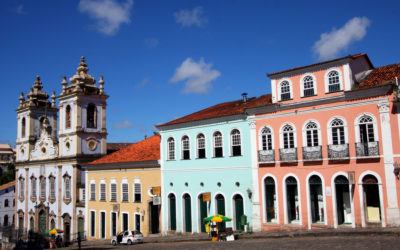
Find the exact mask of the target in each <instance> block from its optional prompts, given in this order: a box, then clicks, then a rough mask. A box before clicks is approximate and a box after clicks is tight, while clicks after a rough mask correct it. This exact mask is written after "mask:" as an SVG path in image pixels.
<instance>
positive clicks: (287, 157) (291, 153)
mask: <svg viewBox="0 0 400 250" xmlns="http://www.w3.org/2000/svg"><path fill="white" fill-rule="evenodd" d="M279 159H280V161H286V162H287V161H297V148H281V149H279Z"/></svg>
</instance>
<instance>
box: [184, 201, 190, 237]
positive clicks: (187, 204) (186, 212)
mask: <svg viewBox="0 0 400 250" xmlns="http://www.w3.org/2000/svg"><path fill="white" fill-rule="evenodd" d="M183 206H184V209H183V210H184V218H183V222H184V225H185V227H184V228H185V232H192V206H191V199H190V195H189V194H185V195H184V196H183Z"/></svg>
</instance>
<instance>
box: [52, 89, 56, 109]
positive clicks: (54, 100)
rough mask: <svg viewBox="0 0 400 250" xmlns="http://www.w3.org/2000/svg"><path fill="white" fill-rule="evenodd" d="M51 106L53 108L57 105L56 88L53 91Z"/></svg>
mask: <svg viewBox="0 0 400 250" xmlns="http://www.w3.org/2000/svg"><path fill="white" fill-rule="evenodd" d="M51 107H52V108H55V107H56V92H55V91H54V90H53V92H52V93H51Z"/></svg>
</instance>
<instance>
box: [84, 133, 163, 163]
mask: <svg viewBox="0 0 400 250" xmlns="http://www.w3.org/2000/svg"><path fill="white" fill-rule="evenodd" d="M159 159H160V136H159V135H153V136H152V137H149V138H147V139H144V140H143V141H140V142H138V143H135V144H132V145H130V146H127V147H125V148H123V149H121V150H118V151H116V152H114V153H111V154H109V155H106V156H103V157H101V158H99V159H97V160H95V161H92V162H90V163H88V164H87V165H97V164H110V163H121V162H142V161H157V160H159Z"/></svg>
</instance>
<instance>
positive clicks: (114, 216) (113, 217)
mask: <svg viewBox="0 0 400 250" xmlns="http://www.w3.org/2000/svg"><path fill="white" fill-rule="evenodd" d="M111 234H112V236H116V235H117V213H111Z"/></svg>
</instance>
